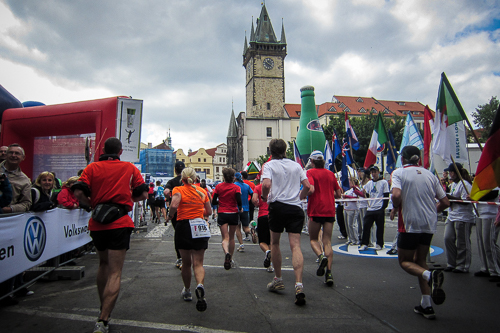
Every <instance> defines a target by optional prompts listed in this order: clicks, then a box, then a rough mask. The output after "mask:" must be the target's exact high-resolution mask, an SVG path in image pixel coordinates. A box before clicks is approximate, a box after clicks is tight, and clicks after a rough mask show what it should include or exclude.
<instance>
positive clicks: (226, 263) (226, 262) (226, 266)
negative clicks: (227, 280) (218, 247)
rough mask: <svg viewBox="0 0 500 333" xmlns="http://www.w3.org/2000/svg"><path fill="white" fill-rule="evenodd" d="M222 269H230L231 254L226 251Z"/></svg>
mask: <svg viewBox="0 0 500 333" xmlns="http://www.w3.org/2000/svg"><path fill="white" fill-rule="evenodd" d="M224 269H225V270H229V269H231V254H230V253H226V258H225V259H224Z"/></svg>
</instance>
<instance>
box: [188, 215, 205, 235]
mask: <svg viewBox="0 0 500 333" xmlns="http://www.w3.org/2000/svg"><path fill="white" fill-rule="evenodd" d="M189 225H190V226H191V236H192V237H193V238H203V237H210V228H209V227H208V225H207V223H206V222H205V220H204V219H199V218H198V219H194V220H189Z"/></svg>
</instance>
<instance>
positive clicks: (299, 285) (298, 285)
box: [295, 282, 304, 288]
mask: <svg viewBox="0 0 500 333" xmlns="http://www.w3.org/2000/svg"><path fill="white" fill-rule="evenodd" d="M295 287H302V288H304V285H303V284H302V282H295Z"/></svg>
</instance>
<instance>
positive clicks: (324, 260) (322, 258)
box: [316, 254, 328, 276]
mask: <svg viewBox="0 0 500 333" xmlns="http://www.w3.org/2000/svg"><path fill="white" fill-rule="evenodd" d="M327 264H328V258H327V257H325V255H324V254H321V255H320V256H319V265H318V270H317V271H316V275H317V276H323V275H325V267H326V265H327Z"/></svg>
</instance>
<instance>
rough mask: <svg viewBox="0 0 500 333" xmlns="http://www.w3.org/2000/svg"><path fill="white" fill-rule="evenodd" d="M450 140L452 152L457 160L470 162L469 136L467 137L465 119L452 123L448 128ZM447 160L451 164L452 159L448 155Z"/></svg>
mask: <svg viewBox="0 0 500 333" xmlns="http://www.w3.org/2000/svg"><path fill="white" fill-rule="evenodd" d="M446 131H447V133H446V134H447V135H448V140H449V143H450V154H451V155H452V156H453V159H454V160H455V162H457V163H458V162H459V163H468V162H469V158H468V156H467V138H466V137H465V125H464V122H463V121H459V122H456V123H454V124H451V125H450V126H448V127H447V129H446ZM445 162H446V163H448V164H450V163H451V159H450V158H449V157H448V158H447V159H445Z"/></svg>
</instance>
